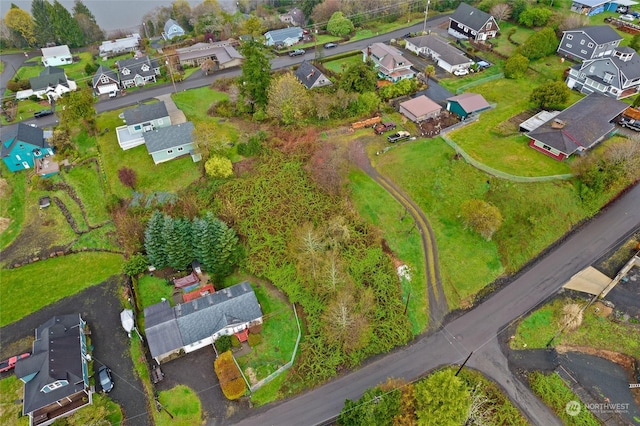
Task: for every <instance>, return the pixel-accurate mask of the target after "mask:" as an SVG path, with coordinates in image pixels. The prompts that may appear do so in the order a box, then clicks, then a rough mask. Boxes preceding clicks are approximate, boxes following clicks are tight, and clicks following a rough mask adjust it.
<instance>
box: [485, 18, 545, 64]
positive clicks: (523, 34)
mask: <svg viewBox="0 0 640 426" xmlns="http://www.w3.org/2000/svg"><path fill="white" fill-rule="evenodd" d="M499 25H500V37H498V38H495V39H493V40H491V44H493V45H494V48H495V50H496V51H497V52H498V53H501V54H503V55H505V56H511V55H513V54H514V53H515V51H516V49H517V46H515V45H514V44H512V43H511V42H510V41H509V38H508V36H509V34H510V33H511V31H513V29H514V28H515V32H514V33H513V35H512V36H511V39H512V40H513V41H514V42H516V43H520V44H522V43H524V42H525V41H526V40H527V39H528V38H529V37H530V36H531V34H533V33H534V32H535V30H533V29H531V28H525V27H521V26H519V25H516V24H513V23H511V22H506V21H501V22H500V24H499Z"/></svg>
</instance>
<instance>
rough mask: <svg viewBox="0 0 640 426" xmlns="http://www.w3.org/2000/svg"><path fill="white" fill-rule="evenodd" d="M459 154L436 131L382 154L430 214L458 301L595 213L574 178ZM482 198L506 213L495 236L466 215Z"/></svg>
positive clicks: (384, 165)
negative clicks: (543, 178) (480, 162)
mask: <svg viewBox="0 0 640 426" xmlns="http://www.w3.org/2000/svg"><path fill="white" fill-rule="evenodd" d="M453 155H454V151H453V150H452V149H451V148H449V147H448V146H447V145H445V144H444V142H443V141H442V140H441V139H433V140H430V139H428V140H419V141H416V142H413V143H409V144H405V145H402V146H399V147H397V148H395V149H392V150H390V151H389V152H387V153H386V154H384V155H380V156H378V157H376V161H377V168H378V169H379V171H380V172H381V173H383V174H384V175H386V176H388V177H389V178H391V179H392V180H393V181H394V182H396V183H397V184H398V185H399V186H400V187H401V188H402V189H403V190H404V191H405V192H407V193H408V195H409V196H410V197H411V198H412V199H413V200H414V201H415V202H416V203H417V204H418V205H419V206H420V207H421V208H422V210H423V211H424V212H425V214H426V216H427V218H428V219H429V220H430V222H431V225H432V227H433V229H434V232H435V233H436V241H437V244H438V252H439V256H440V267H441V274H442V280H443V283H444V286H445V292H446V294H447V299H448V300H449V305H450V306H451V307H452V308H454V307H457V306H459V305H460V303H461V302H462V301H463V300H465V299H466V298H467V297H469V296H471V295H473V294H475V293H477V292H478V291H479V290H480V289H481V288H483V287H484V286H485V285H487V284H488V283H490V282H492V281H493V280H494V279H496V278H497V277H498V276H500V275H502V274H503V273H505V272H507V273H513V272H515V271H517V270H518V269H519V268H521V267H522V266H523V265H524V264H525V263H526V262H527V261H529V260H530V259H531V258H532V257H534V256H535V255H537V254H538V253H539V252H540V251H541V250H542V249H544V248H545V247H547V246H548V245H549V244H551V243H552V242H553V241H555V240H556V239H557V238H559V237H560V236H561V235H562V234H564V233H565V232H567V231H568V230H569V229H570V228H571V226H572V225H574V224H576V223H577V222H579V221H580V220H581V219H582V218H583V217H584V216H585V215H586V214H587V210H586V208H585V207H584V206H583V205H582V204H581V203H580V201H579V199H578V197H577V196H576V192H575V189H574V188H573V185H572V183H571V182H567V181H562V182H560V181H554V182H539V183H526V184H525V183H513V182H509V181H505V180H502V179H497V178H491V177H489V176H487V175H486V174H484V173H483V172H480V171H479V170H477V169H475V168H474V167H472V166H470V165H468V164H466V163H465V162H464V161H463V160H458V161H456V160H453V159H452V157H453ZM609 196H610V195H609ZM604 197H606V196H603V200H604V199H605V198H604ZM475 198H479V199H484V200H486V201H488V202H490V203H492V204H494V205H495V206H496V207H498V209H499V210H500V212H501V214H502V216H503V224H502V227H501V228H500V229H499V230H498V232H496V234H495V235H494V236H493V239H492V240H491V241H486V240H484V239H483V238H481V237H480V236H479V235H477V234H475V233H474V232H472V231H471V230H468V229H465V228H464V226H463V224H462V222H461V220H460V219H459V214H460V208H461V205H462V203H463V202H465V201H467V200H469V199H475ZM602 202H604V201H602ZM464 252H471V253H473V256H464V255H462V253H464Z"/></svg>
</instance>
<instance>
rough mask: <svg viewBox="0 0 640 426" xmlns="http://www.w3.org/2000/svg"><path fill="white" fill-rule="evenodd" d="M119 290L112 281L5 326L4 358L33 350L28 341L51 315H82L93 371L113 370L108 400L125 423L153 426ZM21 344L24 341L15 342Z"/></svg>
mask: <svg viewBox="0 0 640 426" xmlns="http://www.w3.org/2000/svg"><path fill="white" fill-rule="evenodd" d="M119 289H120V284H119V282H118V279H110V280H107V281H105V282H103V283H102V284H100V285H97V286H93V287H90V288H88V289H86V290H84V291H82V292H81V293H79V294H76V295H75V296H70V297H67V298H65V299H62V300H60V301H58V302H57V303H54V304H53V305H49V306H47V307H45V308H43V309H41V310H39V311H38V312H35V313H33V314H31V315H29V316H27V317H25V318H23V319H22V320H20V321H17V322H15V323H13V324H9V325H7V326H5V327H2V330H1V332H0V348H2V349H1V352H2V353H1V355H2V356H10V355H14V354H12V353H4V352H5V351H7V352H8V351H13V350H16V349H27V350H31V347H30V346H29V343H28V342H27V340H26V339H28V338H32V337H33V336H34V330H35V328H36V327H38V326H40V325H41V324H43V323H44V322H46V321H47V320H48V319H49V318H51V317H52V316H54V315H64V314H73V313H80V315H81V316H82V318H83V319H84V320H86V321H87V324H88V325H89V327H90V328H91V336H90V337H91V344H92V345H93V346H94V350H93V358H94V361H95V362H94V370H96V371H97V369H98V367H99V366H100V365H101V364H103V363H104V364H106V365H108V366H109V368H111V371H112V374H113V381H114V384H115V387H114V389H113V391H111V393H109V397H110V398H111V399H113V400H114V401H115V402H117V403H118V404H119V405H120V407H122V410H123V411H124V418H125V421H124V422H123V423H122V424H123V425H126V426H146V425H149V424H151V421H150V419H149V413H148V408H147V401H146V397H145V394H144V393H143V390H142V389H143V387H142V383H141V382H140V380H139V379H138V378H137V376H135V374H134V372H133V362H132V361H131V357H130V352H129V339H128V338H127V334H126V333H125V331H124V330H123V329H122V326H121V325H120V311H122V307H121V305H120V301H119V299H118V292H119V291H120V290H119ZM19 341H22V342H20V343H16V342H19ZM25 345H26V347H24V346H25ZM20 346H23V347H20ZM16 353H17V352H16ZM98 387H99V385H98Z"/></svg>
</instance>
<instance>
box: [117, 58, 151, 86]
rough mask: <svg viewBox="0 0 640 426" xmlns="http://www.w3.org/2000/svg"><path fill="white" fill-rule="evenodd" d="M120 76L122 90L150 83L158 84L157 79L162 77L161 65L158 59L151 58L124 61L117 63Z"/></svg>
mask: <svg viewBox="0 0 640 426" xmlns="http://www.w3.org/2000/svg"><path fill="white" fill-rule="evenodd" d="M116 66H117V67H118V76H119V78H120V84H121V85H122V88H124V89H126V88H129V87H136V86H144V85H145V84H147V83H148V82H154V83H155V82H156V77H157V76H159V75H160V65H159V64H158V60H157V59H151V58H150V57H149V56H140V57H135V58H130V59H123V60H121V61H118V62H116Z"/></svg>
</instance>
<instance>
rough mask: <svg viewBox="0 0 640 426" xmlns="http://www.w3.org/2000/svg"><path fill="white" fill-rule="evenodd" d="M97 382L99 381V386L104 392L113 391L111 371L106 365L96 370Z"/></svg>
mask: <svg viewBox="0 0 640 426" xmlns="http://www.w3.org/2000/svg"><path fill="white" fill-rule="evenodd" d="M98 380H100V386H102V390H103V391H105V392H111V390H112V389H113V379H112V378H111V369H110V368H109V367H107V366H106V365H103V366H102V367H100V368H99V369H98Z"/></svg>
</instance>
